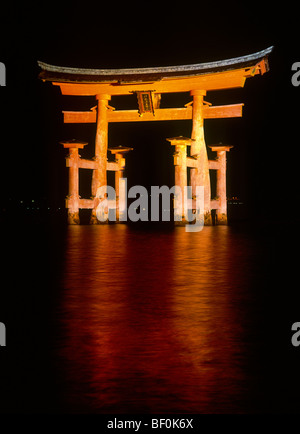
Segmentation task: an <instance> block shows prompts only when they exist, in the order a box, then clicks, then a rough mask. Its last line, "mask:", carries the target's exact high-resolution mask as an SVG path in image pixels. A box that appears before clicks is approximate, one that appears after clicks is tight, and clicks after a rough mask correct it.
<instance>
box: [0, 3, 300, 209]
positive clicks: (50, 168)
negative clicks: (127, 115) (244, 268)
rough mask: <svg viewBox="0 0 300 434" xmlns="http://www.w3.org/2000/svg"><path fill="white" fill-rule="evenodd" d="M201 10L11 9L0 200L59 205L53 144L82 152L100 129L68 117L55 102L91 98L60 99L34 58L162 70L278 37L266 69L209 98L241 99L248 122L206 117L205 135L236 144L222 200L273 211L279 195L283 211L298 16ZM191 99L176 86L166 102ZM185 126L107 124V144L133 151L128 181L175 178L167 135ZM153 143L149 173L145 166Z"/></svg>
mask: <svg viewBox="0 0 300 434" xmlns="http://www.w3.org/2000/svg"><path fill="white" fill-rule="evenodd" d="M164 4H165V3H164ZM89 5H90V3H89ZM200 6H201V7H200V10H199V4H198V3H195V2H194V3H193V2H189V3H188V5H187V6H186V7H184V8H183V7H182V4H181V3H178V2H177V3H176V2H175V3H174V2H171V3H167V7H162V4H161V3H153V2H151V4H150V3H149V4H138V5H136V4H132V3H128V2H126V3H123V2H121V3H120V2H117V3H116V4H112V3H110V2H108V3H106V4H104V3H103V2H100V3H99V2H95V4H94V6H89V7H88V8H87V7H84V6H83V4H82V2H65V3H60V2H57V3H56V4H55V3H51V6H50V5H43V6H41V5H39V7H38V8H37V7H32V6H29V5H28V4H26V5H25V4H24V5H21V6H18V8H17V9H15V8H14V7H13V6H6V11H5V17H6V24H7V25H5V26H4V27H2V28H1V51H0V54H1V58H0V61H2V62H3V63H5V65H6V73H7V86H6V87H1V88H0V97H1V99H0V101H1V104H0V109H1V128H2V134H1V138H2V140H1V143H2V146H1V155H2V159H3V161H4V159H5V161H6V162H7V163H6V164H4V167H2V171H1V185H2V198H3V200H4V201H7V200H9V199H11V198H13V199H16V200H19V199H20V200H22V199H24V200H30V199H35V200H38V201H39V200H43V201H44V202H47V203H49V204H54V205H55V206H59V205H61V206H63V203H64V197H65V195H66V194H67V169H66V168H65V159H64V158H65V150H64V149H63V148H62V146H61V145H60V144H59V141H60V140H62V139H72V138H76V139H79V140H83V141H88V142H89V144H90V145H89V146H88V147H87V148H86V150H85V151H84V152H83V153H82V155H83V156H85V157H86V158H91V157H92V156H93V145H92V144H93V140H94V135H95V125H93V124H90V125H83V126H82V125H64V124H63V122H62V115H61V110H62V109H72V108H75V109H83V110H84V109H89V108H90V107H92V106H93V105H94V103H95V101H94V99H93V98H82V99H79V101H78V99H76V98H75V99H76V101H75V99H74V98H70V97H69V98H67V97H62V96H61V95H60V92H59V89H58V88H56V87H54V86H51V85H50V83H43V82H41V81H40V80H39V79H38V73H39V68H38V66H37V61H38V60H41V61H44V62H47V63H52V64H55V65H63V66H74V67H87V68H88V67H95V68H126V67H147V66H168V65H179V64H191V63H201V62H207V61H214V60H220V59H225V58H231V57H237V56H241V55H246V54H250V53H253V52H256V51H260V50H262V49H265V48H267V47H269V46H271V45H274V47H275V48H274V51H273V53H272V54H271V55H270V58H269V63H270V72H269V73H267V74H265V75H264V76H257V77H254V78H252V79H247V81H246V85H245V87H244V88H241V89H234V90H228V91H218V92H209V93H208V94H207V97H206V99H207V100H208V101H210V102H212V103H213V104H216V105H217V104H232V103H240V102H242V103H244V104H245V106H244V110H243V118H235V119H225V120H207V121H205V137H206V143H207V145H211V144H216V143H219V142H222V143H223V144H228V145H233V146H234V149H233V150H232V151H231V152H230V154H229V155H228V196H238V197H240V199H241V200H243V201H245V202H246V203H247V204H248V205H249V207H250V210H251V211H252V212H255V213H259V214H260V213H261V212H263V213H265V214H266V215H268V214H269V211H270V210H272V213H274V211H275V208H276V206H277V205H275V207H274V201H278V200H279V201H280V202H282V201H286V202H288V203H289V205H288V206H289V207H290V203H291V201H292V200H293V198H294V197H295V194H297V191H298V187H297V186H296V180H297V178H296V173H297V168H296V167H295V166H294V165H292V164H291V163H292V161H293V159H294V158H297V157H296V155H297V150H295V149H294V147H295V145H296V143H297V139H298V120H297V117H298V98H299V95H298V94H299V92H298V88H295V87H293V86H292V84H291V75H292V73H291V65H292V63H293V62H295V61H297V60H299V57H297V56H298V52H299V50H298V47H297V39H296V29H295V26H294V25H293V22H294V19H293V13H292V11H289V10H284V11H283V10H281V9H279V6H277V5H276V6H274V7H275V8H278V9H274V8H273V9H272V10H271V11H270V10H269V9H267V10H265V9H266V8H262V10H260V9H259V7H258V6H254V5H247V6H238V7H234V8H232V10H230V8H229V7H228V6H226V7H225V6H224V5H223V7H219V6H216V5H213V4H211V6H207V5H206V6H205V7H203V5H202V4H201V5H200ZM287 26H288V28H289V32H287V31H286V28H287ZM190 100H191V97H190V95H189V94H178V95H177V96H175V97H174V98H173V99H172V101H170V104H171V105H172V106H174V107H176V106H177V107H182V106H183V105H184V104H185V103H187V102H189V101H190ZM167 103H168V102H167V101H166V102H165V104H167ZM122 104H123V105H124V104H125V105H124V107H125V106H126V104H128V105H127V106H126V107H128V108H134V107H135V105H136V101H134V99H130V98H129V99H127V101H125V99H124V101H123V100H120V99H118V100H117V99H115V100H114V99H113V100H112V101H111V105H114V106H115V107H116V108H122ZM162 104H163V102H162ZM191 127H192V126H191V122H189V121H179V122H155V123H154V122H153V123H142V124H141V123H139V124H135V123H131V124H119V125H117V124H115V125H110V127H109V145H110V146H116V145H119V144H121V145H127V146H132V147H133V148H134V151H133V152H132V153H131V155H130V156H129V157H128V164H127V172H126V176H127V177H128V178H129V183H130V184H132V185H133V184H139V183H141V184H142V183H144V184H145V185H153V184H160V185H162V184H169V185H171V184H172V185H173V182H174V179H173V177H174V174H173V167H172V164H173V163H172V150H171V149H170V145H169V143H168V142H166V140H165V139H166V138H167V137H174V136H176V135H184V136H190V134H191ZM150 149H151V157H150V159H151V161H152V164H153V165H154V167H155V171H152V173H151V171H149V170H148V169H147V167H146V166H145V167H144V168H143V169H141V167H140V166H141V163H142V161H143V158H144V156H145V153H146V152H147V153H149V150H150ZM209 157H210V158H211V157H212V155H211V154H210V155H209ZM137 163H138V166H139V168H138V167H137ZM89 182H90V174H86V173H85V174H84V175H83V177H82V181H81V186H80V188H81V195H82V196H83V197H84V196H85V197H89V195H90V192H89ZM142 185H143V184H142ZM272 202H273V204H272Z"/></svg>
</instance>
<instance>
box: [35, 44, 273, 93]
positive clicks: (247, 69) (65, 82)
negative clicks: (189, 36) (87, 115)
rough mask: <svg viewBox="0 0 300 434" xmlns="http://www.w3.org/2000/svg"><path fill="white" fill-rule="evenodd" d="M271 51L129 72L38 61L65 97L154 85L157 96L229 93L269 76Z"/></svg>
mask: <svg viewBox="0 0 300 434" xmlns="http://www.w3.org/2000/svg"><path fill="white" fill-rule="evenodd" d="M272 50H273V46H271V47H269V48H267V49H265V50H262V51H259V52H257V53H253V54H249V55H246V56H240V57H235V58H231V59H225V60H219V61H214V62H207V63H198V64H192V65H177V66H163V67H150V68H129V69H128V68H127V69H85V68H73V67H64V66H55V65H50V64H47V63H44V62H40V61H38V65H39V67H40V68H41V72H40V74H39V78H40V79H41V80H43V81H50V82H52V83H53V84H57V85H60V87H61V90H62V92H63V93H64V94H77V95H95V94H97V93H107V94H109V95H114V94H115V95H118V94H119V95H120V94H126V93H131V92H132V91H135V90H146V88H147V89H148V88H149V89H150V88H151V86H150V87H149V84H152V85H153V84H155V87H153V86H152V90H153V91H155V92H157V93H159V92H184V91H191V90H194V89H203V90H205V91H206V90H214V89H216V90H217V89H226V88H232V87H242V86H243V85H244V82H245V80H246V78H247V77H251V76H253V75H256V74H264V73H265V72H267V71H268V70H269V65H268V56H269V54H270V53H271V52H272ZM143 84H144V85H147V86H146V88H145V89H144V88H142V87H141V86H142V85H143ZM87 86H88V88H87ZM121 88H122V89H123V90H121ZM88 89H89V90H88ZM150 90H151V89H150Z"/></svg>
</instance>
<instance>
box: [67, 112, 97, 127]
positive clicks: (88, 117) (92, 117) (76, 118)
mask: <svg viewBox="0 0 300 434" xmlns="http://www.w3.org/2000/svg"><path fill="white" fill-rule="evenodd" d="M63 115H64V123H65V124H80V123H81V124H85V123H95V122H96V119H97V112H96V111H89V112H76V111H63Z"/></svg>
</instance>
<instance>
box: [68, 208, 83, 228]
mask: <svg viewBox="0 0 300 434" xmlns="http://www.w3.org/2000/svg"><path fill="white" fill-rule="evenodd" d="M79 224H80V219H79V211H76V212H71V211H68V225H79Z"/></svg>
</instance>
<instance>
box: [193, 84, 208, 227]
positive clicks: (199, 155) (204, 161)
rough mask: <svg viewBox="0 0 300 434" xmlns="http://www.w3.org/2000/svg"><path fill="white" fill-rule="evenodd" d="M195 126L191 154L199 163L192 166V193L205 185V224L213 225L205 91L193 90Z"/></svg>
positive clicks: (194, 194)
mask: <svg viewBox="0 0 300 434" xmlns="http://www.w3.org/2000/svg"><path fill="white" fill-rule="evenodd" d="M191 95H192V96H193V118H192V119H193V128H192V139H193V141H192V142H191V156H192V157H195V158H196V159H197V165H196V167H194V168H191V186H192V195H193V197H195V196H196V186H203V187H204V224H205V225H211V224H212V219H211V203H210V177H209V167H208V158H207V151H206V145H205V138H204V128H203V96H204V95H206V92H205V91H202V90H193V91H192V92H191Z"/></svg>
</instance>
